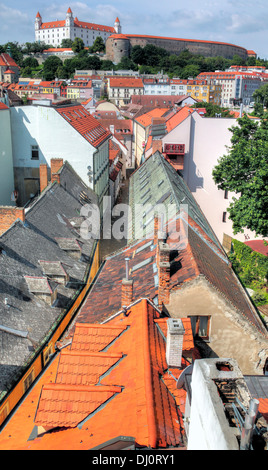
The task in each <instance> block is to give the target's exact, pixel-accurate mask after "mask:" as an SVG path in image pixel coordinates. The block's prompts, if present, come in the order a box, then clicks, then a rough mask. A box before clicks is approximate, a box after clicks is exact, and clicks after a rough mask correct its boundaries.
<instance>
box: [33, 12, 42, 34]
mask: <svg viewBox="0 0 268 470" xmlns="http://www.w3.org/2000/svg"><path fill="white" fill-rule="evenodd" d="M41 24H42V17H41V15H40V13H39V11H38V12H37V15H36V17H35V22H34V27H35V31H38V30H39V29H40V28H41Z"/></svg>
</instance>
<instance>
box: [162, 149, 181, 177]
mask: <svg viewBox="0 0 268 470" xmlns="http://www.w3.org/2000/svg"><path fill="white" fill-rule="evenodd" d="M163 153H164V155H165V157H166V159H167V160H168V161H169V162H170V163H171V165H172V166H173V167H174V168H175V170H176V171H178V170H180V171H182V170H183V168H184V155H185V145H184V144H165V145H164V152H163Z"/></svg>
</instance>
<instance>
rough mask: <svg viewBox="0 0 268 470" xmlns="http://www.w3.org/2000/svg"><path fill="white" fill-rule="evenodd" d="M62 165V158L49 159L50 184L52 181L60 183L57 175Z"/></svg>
mask: <svg viewBox="0 0 268 470" xmlns="http://www.w3.org/2000/svg"><path fill="white" fill-rule="evenodd" d="M62 165H63V159H62V158H51V160H50V166H51V183H54V181H57V182H58V183H59V182H60V176H59V175H58V172H59V170H60V169H61V167H62Z"/></svg>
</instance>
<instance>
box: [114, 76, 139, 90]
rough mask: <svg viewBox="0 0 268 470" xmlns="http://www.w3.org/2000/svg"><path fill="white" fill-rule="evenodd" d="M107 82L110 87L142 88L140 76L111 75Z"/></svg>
mask: <svg viewBox="0 0 268 470" xmlns="http://www.w3.org/2000/svg"><path fill="white" fill-rule="evenodd" d="M109 84H110V87H111V88H144V86H143V81H142V79H141V78H129V77H127V78H124V77H123V78H121V77H111V78H109Z"/></svg>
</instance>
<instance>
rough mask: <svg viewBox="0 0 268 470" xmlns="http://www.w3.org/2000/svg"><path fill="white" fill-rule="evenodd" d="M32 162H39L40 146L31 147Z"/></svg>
mask: <svg viewBox="0 0 268 470" xmlns="http://www.w3.org/2000/svg"><path fill="white" fill-rule="evenodd" d="M31 152H32V157H31V158H32V160H39V147H38V145H32V146H31Z"/></svg>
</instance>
